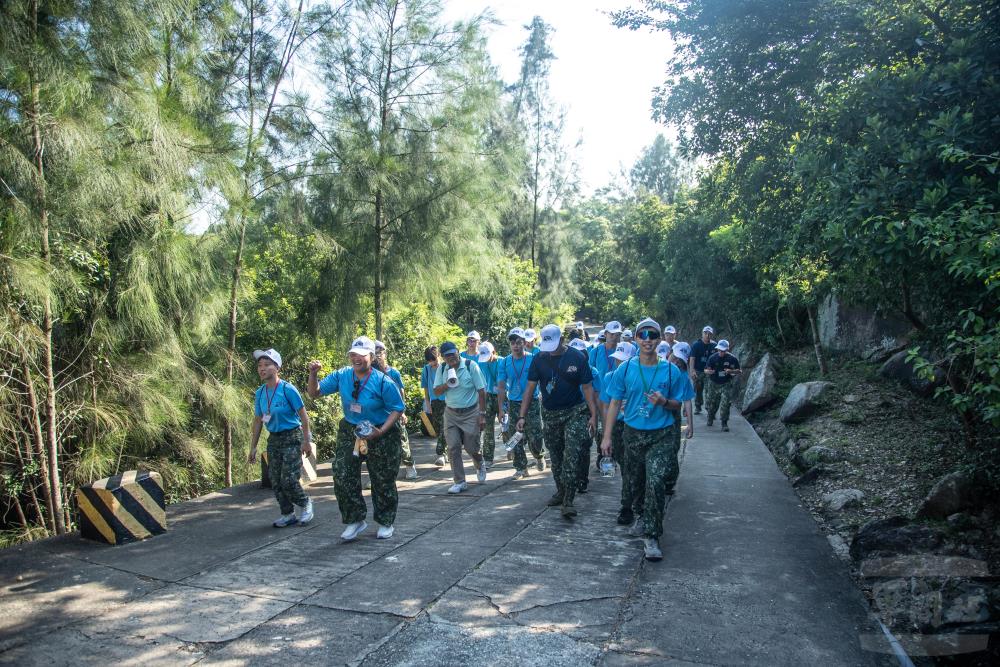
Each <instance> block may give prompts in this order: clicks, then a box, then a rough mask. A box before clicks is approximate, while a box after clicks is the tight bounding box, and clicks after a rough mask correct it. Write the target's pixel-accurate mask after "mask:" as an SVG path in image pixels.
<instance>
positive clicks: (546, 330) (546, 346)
mask: <svg viewBox="0 0 1000 667" xmlns="http://www.w3.org/2000/svg"><path fill="white" fill-rule="evenodd" d="M560 338H562V329H560V328H559V325H558V324H546V325H545V326H544V327H542V342H541V343H539V344H538V349H540V350H541V351H542V352H551V351H552V350H554V349H556V348H557V347H559V339H560Z"/></svg>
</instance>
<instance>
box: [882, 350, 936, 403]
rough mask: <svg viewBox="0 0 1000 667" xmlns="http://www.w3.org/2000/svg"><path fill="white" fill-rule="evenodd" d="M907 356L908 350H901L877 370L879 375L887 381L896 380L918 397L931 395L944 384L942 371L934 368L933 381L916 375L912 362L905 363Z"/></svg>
mask: <svg viewBox="0 0 1000 667" xmlns="http://www.w3.org/2000/svg"><path fill="white" fill-rule="evenodd" d="M909 354H910V352H909V350H902V351H900V352H897V353H896V354H894V355H892V356H891V357H889V359H888V360H887V361H886V362H885V363H884V364H882V367H881V368H879V369H878V373H879V375H881V376H882V377H884V378H886V379H888V380H896V381H897V382H899V383H900V384H902V385H903V386H904V387H907V388H908V389H910V390H911V391H913V392H914V393H916V394H919V395H920V396H930V395H932V394H933V393H934V390H935V389H937V388H938V387H940V386H942V385H943V384H944V383H945V381H946V378H945V373H944V371H943V370H941V369H940V368H938V367H936V366H935V367H934V379H933V380H928V379H927V378H925V377H923V376H922V375H919V374H918V373H917V371H916V368H915V367H914V365H913V363H912V362H910V361H907V357H908V356H909Z"/></svg>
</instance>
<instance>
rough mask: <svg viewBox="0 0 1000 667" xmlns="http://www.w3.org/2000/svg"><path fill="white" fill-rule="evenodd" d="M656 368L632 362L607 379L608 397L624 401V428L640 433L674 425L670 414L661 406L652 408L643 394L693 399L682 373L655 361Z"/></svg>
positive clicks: (675, 398)
mask: <svg viewBox="0 0 1000 667" xmlns="http://www.w3.org/2000/svg"><path fill="white" fill-rule="evenodd" d="M656 362H657V363H656V366H642V365H641V364H640V363H639V359H638V358H633V359H630V360H629V361H627V362H626V363H624V364H622V365H621V366H619V367H618V370H616V371H615V372H614V375H612V376H611V387H610V388H609V389H608V395H609V396H610V397H611V398H613V399H614V398H617V399H621V400H627V401H628V402H627V403H626V404H625V409H624V412H625V424H626V425H628V426H631V427H632V428H634V429H639V430H641V431H652V430H654V429H659V428H666V427H667V426H670V425H671V424H673V423H674V414H673V412H671V411H670V410H667V409H666V408H665V407H664V406H662V405H653V404H652V403H650V402H649V399H648V398H646V391H647V387H648V391H659V392H660V393H661V394H663V395H664V396H665V397H666V398H668V399H673V400H675V401H681V402H683V401H687V400H690V399H692V398H694V388H693V387H692V386H691V380H690V379H688V376H687V374H686V373H684V372H683V371H681V370H680V369H679V368H677V367H676V366H674V365H673V364H672V363H670V362H669V361H662V360H660V359H657V360H656Z"/></svg>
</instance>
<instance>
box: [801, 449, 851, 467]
mask: <svg viewBox="0 0 1000 667" xmlns="http://www.w3.org/2000/svg"><path fill="white" fill-rule="evenodd" d="M797 457H798V461H801V463H800V464H798V465H799V467H800V468H802V469H803V470H806V469H808V468H811V467H813V466H815V465H819V464H820V463H838V462H839V461H843V460H844V455H843V453H841V452H840V450H837V449H833V448H832V447H826V446H824V445H813V446H812V447H810V448H809V449H807V450H805V451H803V452H799V453H798V454H797Z"/></svg>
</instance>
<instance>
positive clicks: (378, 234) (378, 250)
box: [372, 188, 385, 340]
mask: <svg viewBox="0 0 1000 667" xmlns="http://www.w3.org/2000/svg"><path fill="white" fill-rule="evenodd" d="M374 245H375V284H374V286H373V290H372V300H373V301H374V306H375V337H376V338H378V339H379V340H381V339H382V315H383V308H384V304H383V297H384V294H383V292H384V290H385V286H384V285H383V284H382V281H383V276H382V272H383V266H382V261H383V260H382V258H383V253H382V189H381V188H378V189H377V190H375V244H374Z"/></svg>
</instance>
